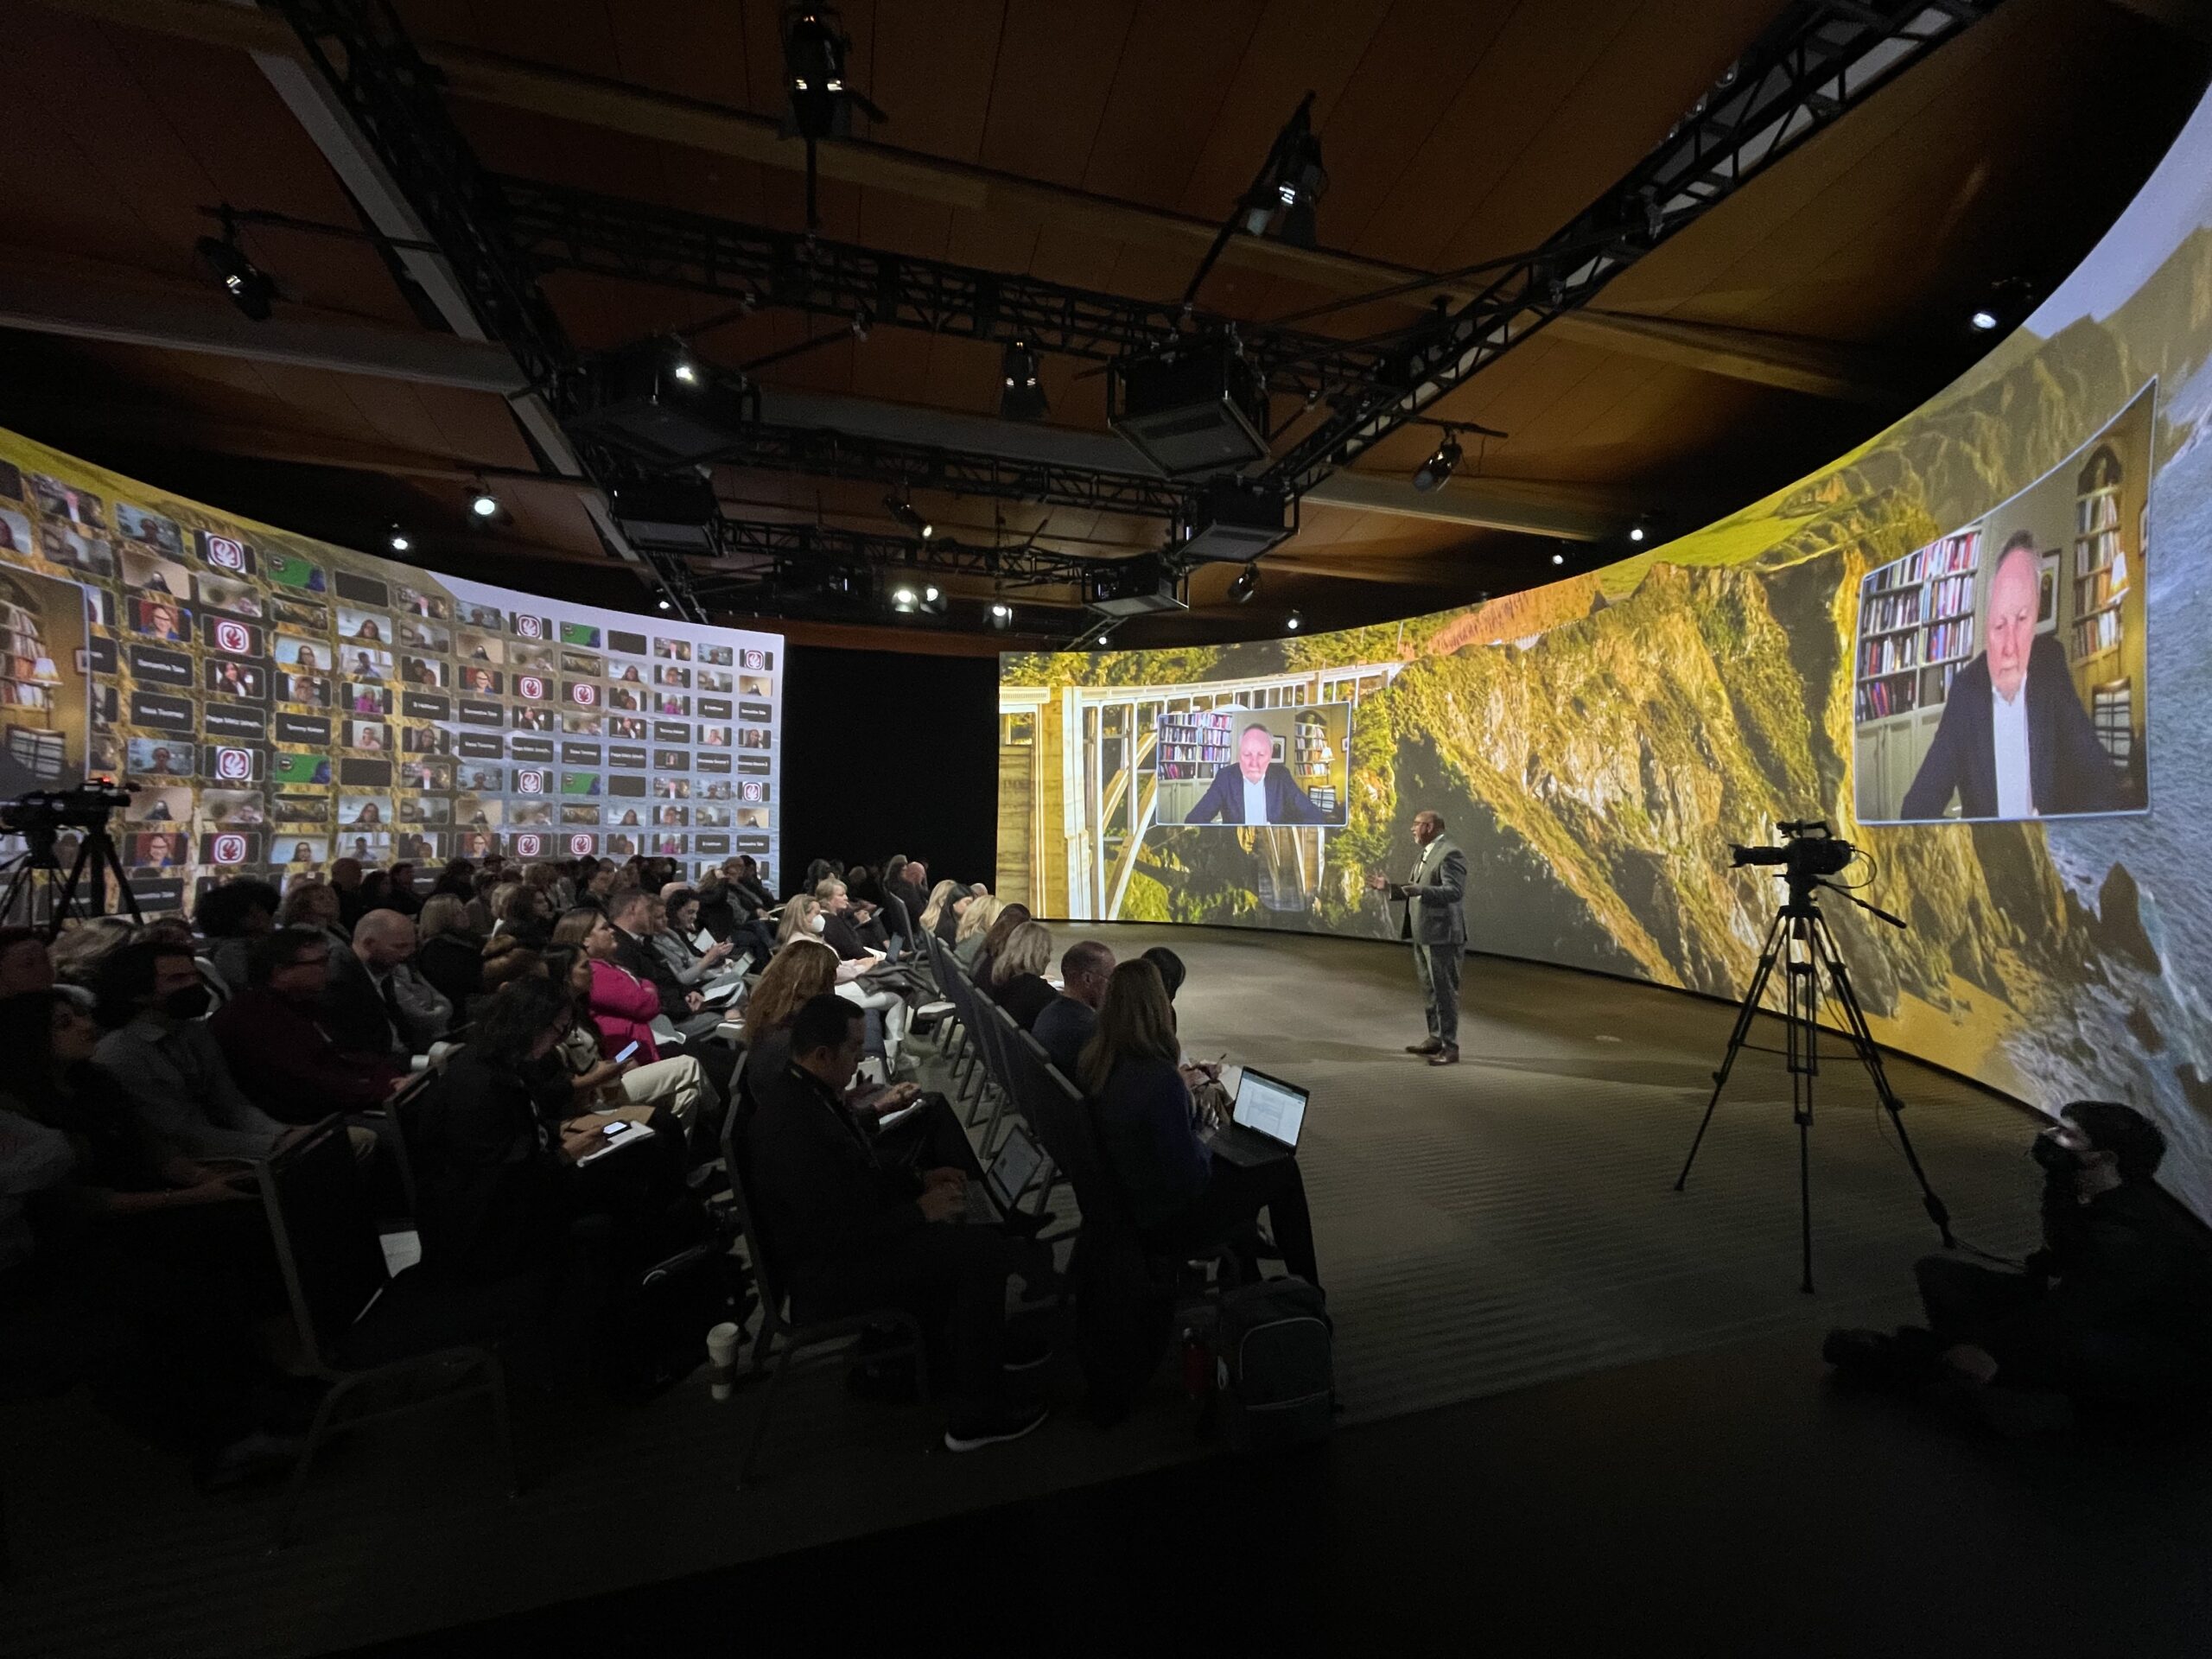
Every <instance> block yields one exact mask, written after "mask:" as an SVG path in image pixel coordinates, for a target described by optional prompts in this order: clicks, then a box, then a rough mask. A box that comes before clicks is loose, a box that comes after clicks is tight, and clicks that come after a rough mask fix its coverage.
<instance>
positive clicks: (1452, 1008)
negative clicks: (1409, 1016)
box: [1414, 944, 1466, 1048]
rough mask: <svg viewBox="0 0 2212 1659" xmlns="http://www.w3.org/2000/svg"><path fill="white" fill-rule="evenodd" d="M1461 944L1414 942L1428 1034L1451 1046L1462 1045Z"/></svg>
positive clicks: (1463, 948)
mask: <svg viewBox="0 0 2212 1659" xmlns="http://www.w3.org/2000/svg"><path fill="white" fill-rule="evenodd" d="M1465 949H1466V947H1465V946H1464V945H1458V944H1415V945H1414V972H1415V973H1417V974H1419V975H1420V976H1421V995H1422V996H1423V997H1425V998H1427V1001H1428V1034H1429V1035H1430V1036H1432V1037H1433V1038H1435V1039H1436V1040H1437V1041H1438V1042H1440V1043H1443V1044H1445V1045H1446V1046H1449V1047H1452V1048H1457V1047H1459V958H1460V956H1461V954H1462V952H1464V951H1465Z"/></svg>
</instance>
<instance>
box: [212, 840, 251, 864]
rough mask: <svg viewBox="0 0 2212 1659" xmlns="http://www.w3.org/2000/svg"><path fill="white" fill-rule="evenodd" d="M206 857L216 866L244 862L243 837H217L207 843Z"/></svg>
mask: <svg viewBox="0 0 2212 1659" xmlns="http://www.w3.org/2000/svg"><path fill="white" fill-rule="evenodd" d="M207 852H208V855H209V856H210V857H211V858H212V859H213V861H215V862H216V863H218V864H243V863H245V836H216V837H214V839H213V840H212V841H210V842H208V843H207Z"/></svg>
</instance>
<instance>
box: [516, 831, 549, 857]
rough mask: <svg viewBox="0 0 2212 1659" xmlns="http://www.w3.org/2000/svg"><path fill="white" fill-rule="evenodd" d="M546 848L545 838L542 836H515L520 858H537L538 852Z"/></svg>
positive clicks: (517, 854) (517, 852) (517, 853)
mask: <svg viewBox="0 0 2212 1659" xmlns="http://www.w3.org/2000/svg"><path fill="white" fill-rule="evenodd" d="M544 850H545V839H544V837H543V836H516V837H515V855H516V856H517V857H518V858H536V857H537V855H538V854H540V853H542V852H543V851H544Z"/></svg>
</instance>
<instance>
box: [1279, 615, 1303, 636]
mask: <svg viewBox="0 0 2212 1659" xmlns="http://www.w3.org/2000/svg"><path fill="white" fill-rule="evenodd" d="M1282 625H1283V626H1284V627H1286V628H1287V629H1289V630H1290V632H1293V633H1296V632H1298V631H1299V629H1300V628H1302V627H1304V626H1306V619H1305V618H1304V617H1302V616H1300V614H1299V613H1297V612H1296V611H1293V612H1292V613H1290V614H1289V615H1288V616H1286V617H1285V618H1283V620H1282Z"/></svg>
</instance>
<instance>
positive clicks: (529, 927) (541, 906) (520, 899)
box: [492, 881, 553, 950]
mask: <svg viewBox="0 0 2212 1659" xmlns="http://www.w3.org/2000/svg"><path fill="white" fill-rule="evenodd" d="M492 915H493V925H492V931H493V932H495V933H512V934H513V935H514V936H515V937H516V938H519V939H520V940H521V941H522V942H523V943H524V944H526V945H529V946H530V947H531V949H532V950H543V949H544V948H545V947H546V946H547V945H548V944H550V943H552V939H553V903H552V900H551V899H549V898H548V897H547V896H546V894H545V892H544V890H543V888H541V887H531V885H530V884H529V883H528V882H527V881H509V882H507V883H505V885H504V886H502V887H499V888H497V889H495V890H494V891H493V895H492Z"/></svg>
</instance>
